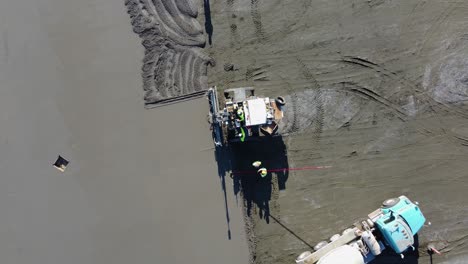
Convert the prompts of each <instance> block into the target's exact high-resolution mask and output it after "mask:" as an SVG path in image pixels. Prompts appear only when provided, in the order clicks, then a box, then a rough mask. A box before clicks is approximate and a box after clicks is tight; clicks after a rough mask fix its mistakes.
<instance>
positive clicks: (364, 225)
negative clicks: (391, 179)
mask: <svg viewBox="0 0 468 264" xmlns="http://www.w3.org/2000/svg"><path fill="white" fill-rule="evenodd" d="M425 221H426V219H425V217H424V215H423V214H422V212H421V210H420V209H419V207H418V203H417V202H416V203H413V202H411V201H410V200H409V199H408V198H407V197H406V196H403V195H402V196H400V197H398V198H391V199H388V200H385V201H384V202H383V204H382V206H381V208H379V209H377V210H375V211H374V212H372V213H370V214H369V215H368V217H367V219H366V220H364V221H362V222H359V223H357V224H355V225H354V226H353V227H351V228H348V229H346V230H344V231H343V232H342V234H336V235H334V236H332V237H331V238H330V239H329V241H322V242H320V243H318V244H317V245H316V246H315V247H314V251H313V252H311V251H306V252H303V253H302V254H300V255H299V256H298V257H297V258H296V263H297V264H314V263H317V264H366V263H370V262H371V261H372V260H374V259H375V257H376V256H378V255H379V254H380V253H381V252H382V251H384V250H393V251H394V252H396V253H397V254H401V257H404V253H405V252H407V251H408V250H415V248H414V246H413V245H414V235H416V234H417V233H418V232H419V230H420V229H421V228H422V227H423V225H424V223H425Z"/></svg>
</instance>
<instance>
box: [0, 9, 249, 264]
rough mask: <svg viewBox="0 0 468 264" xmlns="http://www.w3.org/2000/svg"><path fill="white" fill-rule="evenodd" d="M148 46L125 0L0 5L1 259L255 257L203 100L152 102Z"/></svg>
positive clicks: (59, 262)
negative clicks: (145, 62)
mask: <svg viewBox="0 0 468 264" xmlns="http://www.w3.org/2000/svg"><path fill="white" fill-rule="evenodd" d="M143 56H144V50H143V47H142V46H141V43H140V39H139V38H138V36H137V35H135V34H134V33H133V32H132V27H131V24H130V18H129V16H128V14H127V10H126V7H125V5H124V2H123V1H107V0H84V1H59V0H38V1H36V0H27V1H3V2H2V3H0V87H1V89H0V131H1V132H0V149H1V150H0V175H1V177H0V263H8V264H33V263H34V264H63V263H69V264H75V263H76V264H85V263H86V264H92V263H100V264H105V263H108V264H128V263H135V264H143V263H152V264H154V263H200V264H202V263H203V264H206V263H232V264H239V263H248V250H247V244H246V242H245V241H246V239H245V235H244V233H245V232H244V225H243V221H242V211H241V210H240V207H239V206H238V205H237V204H236V197H234V196H233V195H232V192H228V193H227V194H226V199H227V200H226V202H225V200H224V199H225V198H224V193H223V189H222V186H221V181H220V178H219V177H218V174H217V165H216V163H215V159H214V156H213V150H212V147H213V144H212V141H211V137H210V133H209V127H208V123H207V122H206V114H207V111H208V103H207V101H206V100H205V99H198V100H195V101H190V102H187V103H184V104H179V105H172V106H168V107H165V108H162V109H152V110H146V109H145V108H144V100H143V96H144V91H143V89H142V82H141V74H140V70H141V60H142V58H143ZM57 155H62V156H63V157H65V158H66V159H68V160H69V161H70V163H69V165H68V167H67V169H66V170H65V172H64V173H61V172H59V171H58V170H56V169H55V168H54V167H53V166H52V163H53V162H54V161H55V159H56V158H57ZM225 203H226V205H227V208H228V210H229V222H228V219H227V216H226V209H225ZM229 231H230V236H231V240H229V239H228V232H229Z"/></svg>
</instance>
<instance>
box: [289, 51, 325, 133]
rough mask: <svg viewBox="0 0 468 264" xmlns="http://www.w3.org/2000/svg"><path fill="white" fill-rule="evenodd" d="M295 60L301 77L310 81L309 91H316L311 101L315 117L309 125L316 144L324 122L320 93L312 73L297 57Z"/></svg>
mask: <svg viewBox="0 0 468 264" xmlns="http://www.w3.org/2000/svg"><path fill="white" fill-rule="evenodd" d="M296 59H297V63H298V64H299V66H300V68H301V71H302V75H303V76H304V77H305V78H306V79H307V80H309V81H311V84H312V87H311V89H314V90H315V91H316V93H315V96H314V98H313V100H312V104H314V105H315V113H316V117H315V118H314V119H313V120H312V124H311V125H312V127H313V130H312V133H313V135H314V136H315V137H314V139H315V141H316V142H318V141H320V136H321V134H322V131H323V125H324V122H325V121H324V119H325V116H324V109H323V98H322V91H321V88H320V85H319V84H318V82H317V80H316V79H315V77H314V74H313V73H312V71H311V70H310V69H309V68H308V67H307V65H306V64H305V63H304V62H303V61H302V60H301V59H300V58H299V57H297V58H296Z"/></svg>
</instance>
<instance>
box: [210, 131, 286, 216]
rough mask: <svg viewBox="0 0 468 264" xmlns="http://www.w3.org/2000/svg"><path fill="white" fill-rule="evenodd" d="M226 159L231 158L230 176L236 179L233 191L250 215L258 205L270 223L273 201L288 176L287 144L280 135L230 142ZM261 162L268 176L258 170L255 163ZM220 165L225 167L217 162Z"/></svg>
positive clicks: (283, 187) (284, 187) (262, 214)
mask: <svg viewBox="0 0 468 264" xmlns="http://www.w3.org/2000/svg"><path fill="white" fill-rule="evenodd" d="M224 155H226V156H225V158H227V160H229V163H230V164H229V167H230V169H231V171H230V176H231V177H232V179H233V189H234V190H233V191H234V194H235V195H236V196H237V195H238V194H239V192H241V191H242V197H243V199H244V203H245V206H246V209H247V213H248V214H249V215H250V213H251V212H252V210H251V209H252V207H253V205H254V204H255V205H256V206H257V207H258V208H259V209H260V210H259V214H260V217H261V218H264V219H265V220H266V221H267V222H269V216H270V215H269V212H270V201H271V200H272V199H277V197H275V194H276V195H277V194H278V192H279V191H280V190H284V189H286V182H287V180H288V176H289V170H288V168H289V165H288V157H287V152H286V145H285V144H284V141H283V138H282V137H281V136H276V137H267V138H262V140H256V141H248V142H243V143H240V142H239V143H235V144H231V145H230V147H229V149H227V152H226V153H224ZM255 161H261V162H262V165H261V166H262V167H264V168H266V169H267V170H268V174H267V175H266V176H265V177H261V176H260V175H259V174H258V173H257V168H254V167H253V165H252V163H253V162H255ZM218 166H221V167H223V166H225V164H224V165H223V164H222V162H221V164H220V162H218Z"/></svg>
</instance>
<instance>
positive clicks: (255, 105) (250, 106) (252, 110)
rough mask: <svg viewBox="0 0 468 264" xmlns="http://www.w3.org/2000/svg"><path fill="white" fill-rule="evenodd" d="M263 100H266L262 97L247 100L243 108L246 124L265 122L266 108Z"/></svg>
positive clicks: (252, 124) (253, 124)
mask: <svg viewBox="0 0 468 264" xmlns="http://www.w3.org/2000/svg"><path fill="white" fill-rule="evenodd" d="M266 99H268V98H266ZM268 100H269V99H268ZM265 101H266V100H265V99H263V98H258V99H251V100H247V107H246V109H244V111H245V125H246V126H256V125H262V124H265V123H266V121H267V109H266V105H265Z"/></svg>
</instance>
